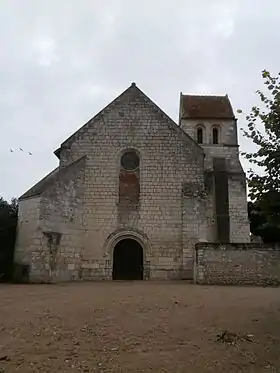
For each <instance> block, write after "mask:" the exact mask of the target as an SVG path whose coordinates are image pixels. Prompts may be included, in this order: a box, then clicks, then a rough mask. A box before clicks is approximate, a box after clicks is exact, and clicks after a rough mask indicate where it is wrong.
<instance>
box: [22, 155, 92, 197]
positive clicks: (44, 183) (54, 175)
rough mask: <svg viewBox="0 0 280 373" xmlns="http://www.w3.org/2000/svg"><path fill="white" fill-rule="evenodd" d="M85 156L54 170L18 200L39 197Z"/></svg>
mask: <svg viewBox="0 0 280 373" xmlns="http://www.w3.org/2000/svg"><path fill="white" fill-rule="evenodd" d="M84 159H85V156H83V157H81V158H79V159H77V160H76V161H75V162H73V163H71V164H69V165H68V166H66V167H63V168H59V167H57V168H55V169H54V170H53V171H51V172H50V173H49V174H48V175H47V176H45V177H44V178H43V179H41V180H40V181H39V182H38V183H37V184H35V185H33V187H31V188H30V189H28V191H27V192H25V193H24V194H23V195H22V196H20V197H19V200H23V199H27V198H31V197H37V196H39V195H41V194H42V193H43V192H44V191H45V190H46V189H47V188H48V187H49V186H50V185H51V184H53V183H54V182H55V181H56V180H57V179H58V178H59V177H60V176H63V175H64V174H65V173H66V172H67V171H69V169H70V168H72V167H74V166H77V165H79V163H80V161H82V160H84Z"/></svg>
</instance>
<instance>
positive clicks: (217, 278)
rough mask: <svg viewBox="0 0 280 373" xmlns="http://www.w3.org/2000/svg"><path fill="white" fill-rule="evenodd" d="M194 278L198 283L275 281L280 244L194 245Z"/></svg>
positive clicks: (279, 279)
mask: <svg viewBox="0 0 280 373" xmlns="http://www.w3.org/2000/svg"><path fill="white" fill-rule="evenodd" d="M195 249H196V250H195V251H196V258H195V267H194V280H195V282H196V283H198V284H213V285H214V284H216V285H262V286H268V285H279V284H280V245H279V244H277V245H274V246H273V245H264V244H257V243H251V244H234V243H231V244H230V243H229V244H217V243H213V244H212V243H198V244H197V245H196V248H195Z"/></svg>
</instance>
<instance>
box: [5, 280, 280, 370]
mask: <svg viewBox="0 0 280 373" xmlns="http://www.w3.org/2000/svg"><path fill="white" fill-rule="evenodd" d="M224 331H228V332H230V333H235V334H232V335H235V337H236V338H233V339H232V341H233V343H231V344H229V343H225V342H224V340H223V338H222V340H221V341H218V340H217V335H218V334H219V333H221V332H224ZM230 335H231V334H230ZM244 335H245V336H247V335H249V338H243V337H242V336H244ZM238 336H239V337H240V338H238ZM230 341H231V339H230ZM0 372H5V373H6V372H7V373H14V372H21V373H29V372H60V373H62V372H69V373H71V372H114V373H118V372H155V373H156V372H170V373H176V372H184V373H185V372H197V373H198V372H199V373H201V372H216V373H217V372H223V373H225V372H226V373H230V372H246V373H248V372H280V288H251V287H203V286H195V285H190V284H187V283H184V282H94V283H75V284H73V283H72V284H65V285H1V286H0Z"/></svg>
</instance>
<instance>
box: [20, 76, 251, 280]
mask: <svg viewBox="0 0 280 373" xmlns="http://www.w3.org/2000/svg"><path fill="white" fill-rule="evenodd" d="M54 153H55V155H56V156H57V157H58V159H59V166H58V167H57V168H56V169H55V170H53V171H52V172H51V173H50V174H49V175H47V176H46V177H45V178H44V179H42V180H41V181H39V182H38V183H37V184H36V185H35V186H33V187H32V188H31V189H30V190H28V191H27V192H26V193H25V194H23V196H21V197H20V200H19V219H18V235H17V242H16V252H15V261H16V262H17V263H18V264H21V265H24V266H25V268H26V271H28V273H29V278H30V280H31V281H35V282H45V281H46V282H48V281H70V280H94V279H104V280H110V279H112V278H113V279H191V278H192V277H193V269H194V261H195V245H196V243H198V242H213V243H215V242H221V243H242V242H243V243H246V242H249V241H250V233H249V223H248V216H247V198H246V181H245V175H244V172H243V169H242V166H241V163H240V160H239V152H238V140H237V121H236V119H235V116H234V113H233V110H232V107H231V104H230V101H229V99H228V97H227V96H193V95H183V94H181V96H180V110H179V124H176V123H175V122H173V121H172V120H171V119H170V118H169V117H168V116H167V115H166V114H165V113H164V112H163V111H162V110H161V109H160V108H159V107H158V106H157V105H156V104H155V103H154V102H153V101H151V99H150V98H148V97H147V96H146V95H145V94H144V93H143V92H142V91H141V90H140V89H139V88H138V87H137V86H136V85H135V84H134V83H133V84H132V85H131V86H130V87H129V88H128V89H127V90H125V91H124V92H123V93H122V94H121V95H120V96H119V97H117V98H116V99H115V100H114V101H113V102H111V103H110V104H109V105H108V106H107V107H105V108H104V109H103V110H102V111H101V112H99V113H98V114H97V115H96V116H95V117H93V118H92V119H91V120H89V122H87V123H86V124H85V125H84V126H83V127H81V128H80V129H79V130H78V131H77V132H76V133H74V134H73V135H72V136H70V137H69V138H68V139H66V140H65V141H64V142H63V143H62V144H61V146H60V147H59V149H57V150H56V151H55V152H54Z"/></svg>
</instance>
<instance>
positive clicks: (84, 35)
mask: <svg viewBox="0 0 280 373" xmlns="http://www.w3.org/2000/svg"><path fill="white" fill-rule="evenodd" d="M256 3H258V4H257V5H256ZM269 4H270V7H269V8H268V6H267V2H265V1H263V0H260V1H258V2H256V1H253V0H245V1H242V0H228V1H227V0H211V1H208V0H197V1H196V2H193V1H190V0H173V1H167V0H163V1H161V2H151V1H150V0H143V1H142V2H138V1H131V0H106V1H105V0H103V1H101V0H95V1H92V0H83V1H80V2H77V1H76V0H60V1H56V0H48V1H47V0H41V1H38V0H26V1H24V2H18V1H16V0H6V1H4V0H3V1H2V2H1V13H0V41H1V46H2V54H1V58H0V83H1V85H0V119H1V129H2V137H3V139H4V141H2V142H1V145H0V157H1V161H2V162H1V165H2V167H1V183H0V195H3V196H4V197H5V198H11V197H12V196H19V195H20V194H21V193H23V192H24V191H25V190H26V189H27V188H28V187H29V186H31V185H32V184H33V183H34V182H35V181H37V180H38V179H40V178H41V177H43V176H44V175H45V174H46V173H47V172H49V171H50V170H51V169H52V168H53V167H55V166H56V165H57V161H56V158H55V156H54V155H52V151H53V150H54V149H55V148H57V147H58V146H59V144H60V143H61V142H62V141H63V140H64V139H65V138H66V137H68V136H69V135H70V134H71V133H72V132H74V131H75V130H76V129H77V128H78V127H80V126H81V125H82V124H83V123H84V122H85V121H86V120H88V119H89V118H90V117H91V116H93V115H94V114H95V113H96V112H97V111H99V110H100V109H101V108H102V107H103V106H105V105H106V104H107V103H108V102H109V101H110V100H112V99H113V98H114V97H115V96H116V95H118V94H119V93H121V91H122V90H124V89H125V88H127V86H128V85H129V84H130V83H131V82H132V81H135V82H136V83H137V84H138V85H139V87H140V88H141V89H143V90H144V91H145V92H146V93H147V94H148V95H149V96H150V97H151V98H152V99H153V100H155V101H156V102H157V103H158V104H159V105H160V106H161V107H162V109H163V110H165V111H166V112H167V114H169V115H170V116H171V117H172V118H173V119H174V120H177V116H178V104H179V102H178V100H179V93H180V91H183V92H192V93H194V92H198V93H219V94H224V93H228V94H229V96H230V97H231V99H232V101H233V104H234V107H235V108H239V107H242V108H243V109H244V110H245V111H247V110H249V108H250V106H251V105H252V104H253V103H254V101H255V96H254V91H255V90H256V89H258V88H259V87H260V86H261V79H260V71H261V70H262V69H263V68H267V69H270V70H272V71H273V72H278V71H277V69H278V68H279V67H278V60H279V53H280V52H279V50H278V48H277V45H278V35H279V32H280V25H279V22H277V14H279V10H280V5H279V4H278V1H277V0H271V1H270V3H269ZM241 123H242V120H241ZM241 145H242V147H244V146H250V144H249V145H248V143H247V142H246V141H245V140H244V139H241ZM19 147H22V148H24V149H26V150H29V151H31V152H32V153H33V156H29V155H28V153H26V152H20V151H17V152H13V153H11V152H10V151H9V149H10V148H19ZM246 166H247V165H246Z"/></svg>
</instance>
